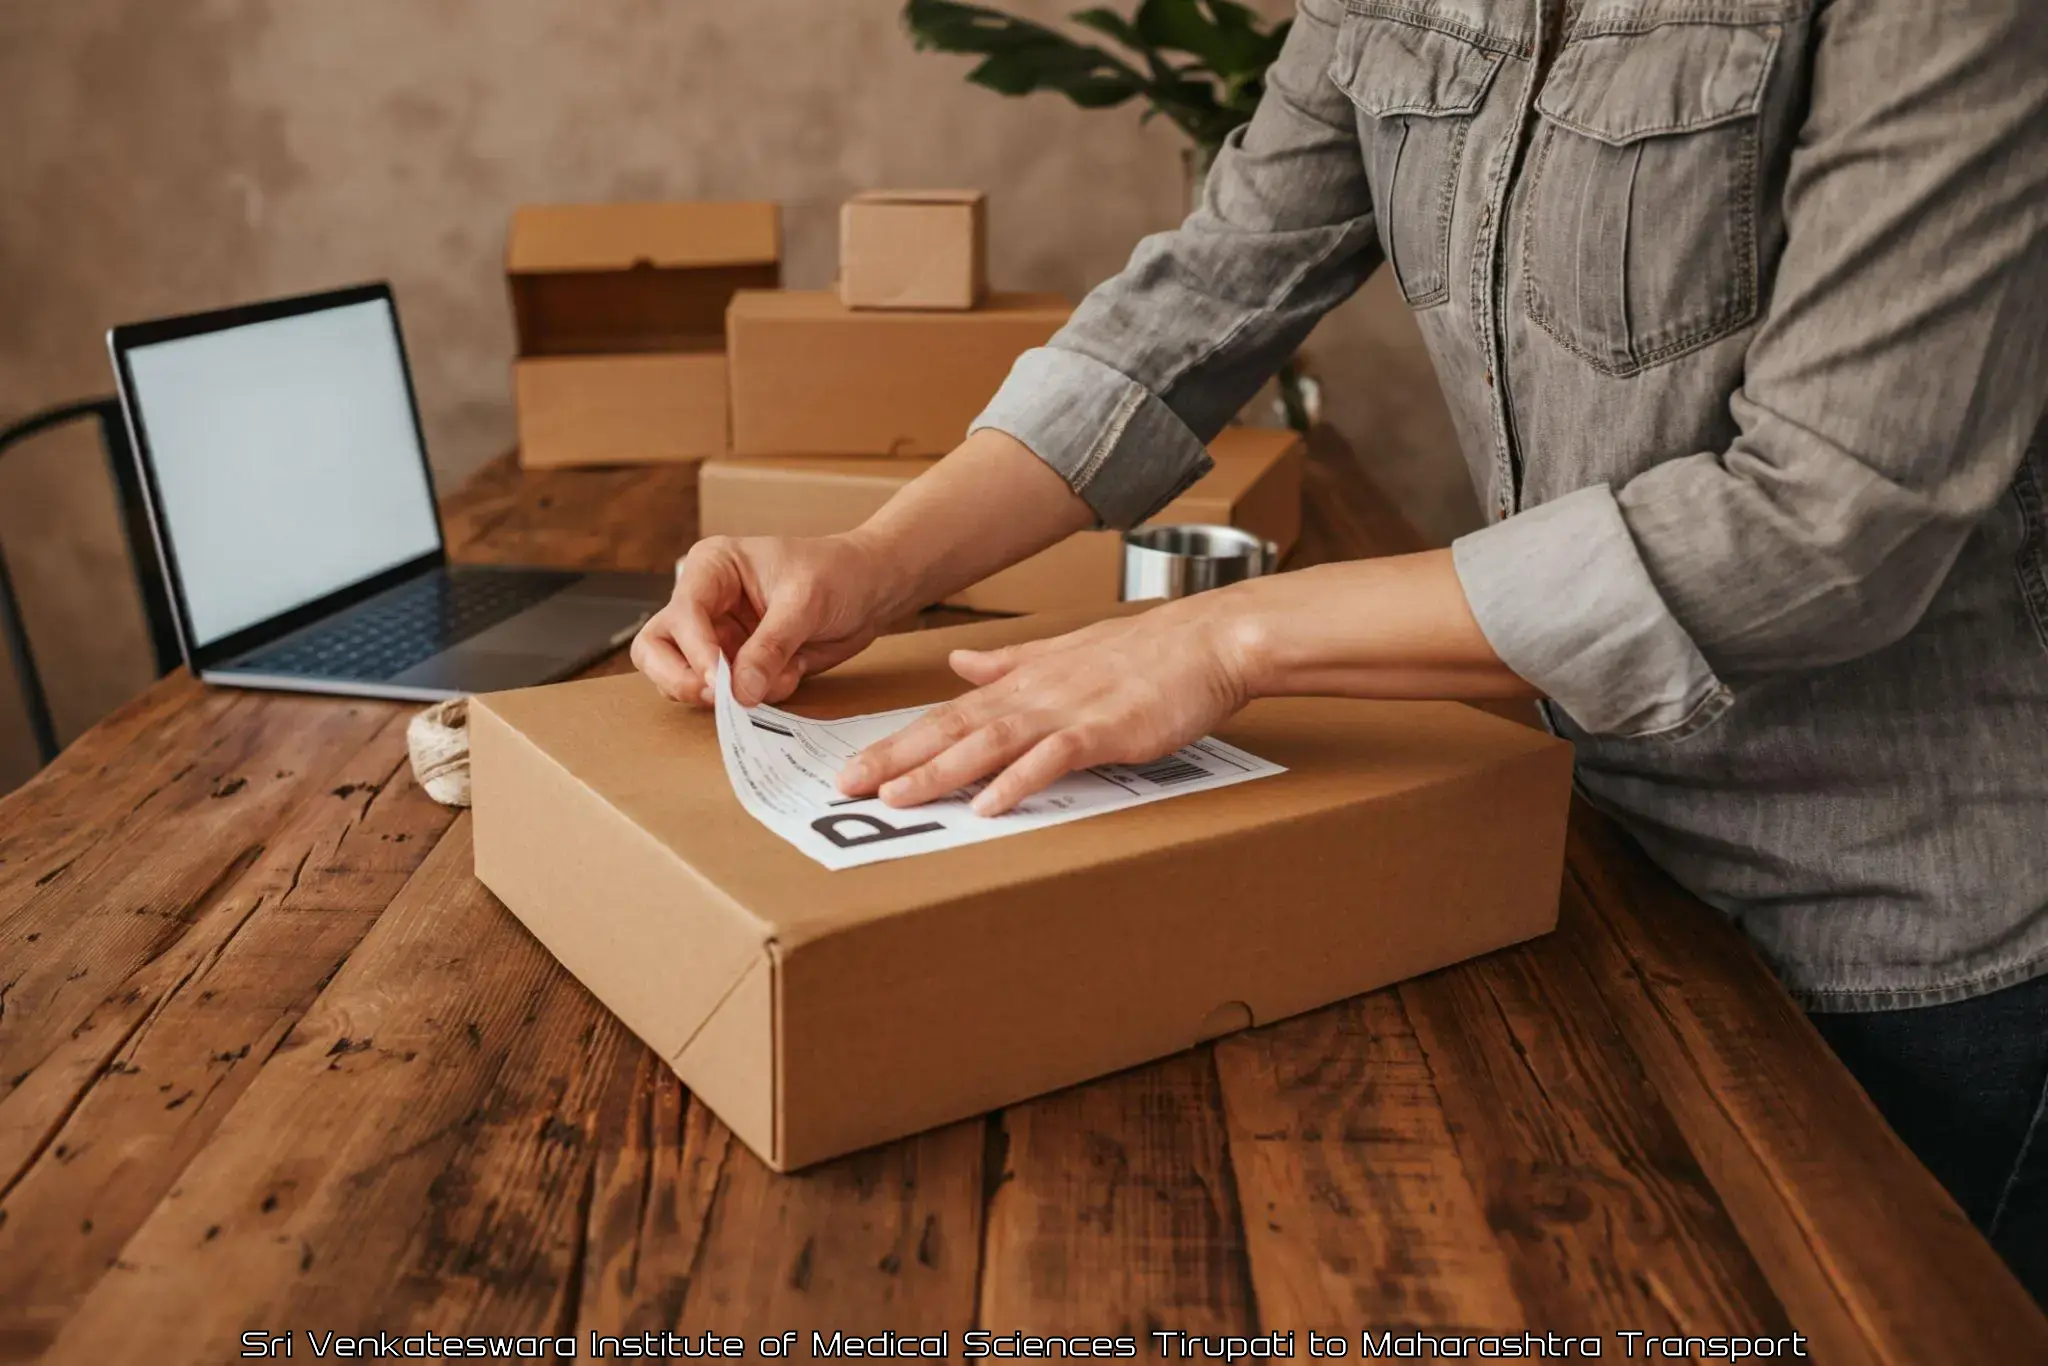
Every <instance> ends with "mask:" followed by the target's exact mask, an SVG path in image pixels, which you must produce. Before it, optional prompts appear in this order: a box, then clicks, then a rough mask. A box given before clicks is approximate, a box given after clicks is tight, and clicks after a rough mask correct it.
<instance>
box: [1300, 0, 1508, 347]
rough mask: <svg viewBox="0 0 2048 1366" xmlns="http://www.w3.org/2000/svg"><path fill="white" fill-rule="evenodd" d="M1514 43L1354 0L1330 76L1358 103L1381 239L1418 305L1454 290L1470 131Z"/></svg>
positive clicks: (1361, 140)
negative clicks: (1461, 169)
mask: <svg viewBox="0 0 2048 1366" xmlns="http://www.w3.org/2000/svg"><path fill="white" fill-rule="evenodd" d="M1454 29H1455V30H1456V31H1453V30H1454ZM1513 50H1515V44H1514V43H1513V42H1512V41H1510V40H1506V39H1501V38H1496V37H1493V36H1490V35H1488V34H1485V33H1483V32H1480V31H1477V30H1466V29H1464V28H1463V27H1461V26H1458V25H1453V24H1448V23H1446V22H1444V21H1441V20H1437V19H1435V18H1433V17H1431V16H1426V15H1422V14H1419V13H1416V12H1413V11H1408V10H1404V9H1402V8H1400V7H1398V6H1392V5H1376V4H1361V3H1357V0H1354V3H1353V4H1352V5H1351V7H1350V8H1349V9H1348V10H1347V11H1346V13H1345V16H1344V22H1343V25H1342V26H1341V27H1340V28H1339V30H1338V33H1337V46H1336V49H1335V51H1334V52H1333V53H1332V54H1331V57H1330V79H1331V80H1332V81H1334V82H1335V83H1336V85H1337V87H1338V89H1340V90H1342V91H1343V92H1344V93H1345V95H1347V96H1348V97H1350V100H1351V102H1352V103H1353V104H1354V105H1356V106H1357V107H1358V136H1359V144H1360V147H1361V148H1362V150H1363V152H1364V155H1365V171H1366V180H1367V182H1368V183H1369V184H1370V185H1371V186H1372V202H1373V216H1374V218H1375V220H1376V221H1377V223H1378V226H1379V234H1380V246H1381V248H1382V250H1384V251H1385V253H1386V257H1387V260H1388V262H1389V263H1390V264H1391V265H1392V266H1393V268H1394V275H1395V277H1396V278H1397V279H1398V280H1399V281H1400V284H1401V295H1402V297H1403V298H1405V299H1406V300H1407V301H1408V303H1409V304H1410V305H1411V306H1412V307H1415V308H1427V307H1428V306H1430V305H1432V304H1436V303H1441V302H1442V301H1443V300H1444V299H1445V298H1446V297H1447V296H1448V294H1449V292H1450V291H1449V278H1450V256H1451V209H1452V206H1453V204H1454V203H1455V202H1456V198H1457V189H1458V166H1459V162H1460V161H1461V159H1462V158H1463V156H1464V151H1465V134H1466V132H1467V131H1468V130H1469V129H1470V127H1471V125H1472V115H1473V114H1474V113H1476V112H1477V111H1478V109H1479V106H1480V104H1481V103H1482V102H1483V101H1484V100H1485V98H1486V92H1487V89H1488V87H1490V86H1491V85H1492V84H1493V78H1494V74H1495V73H1496V72H1497V71H1499V69H1500V64H1501V59H1502V57H1503V56H1504V55H1505V54H1507V53H1508V52H1511V51H1513Z"/></svg>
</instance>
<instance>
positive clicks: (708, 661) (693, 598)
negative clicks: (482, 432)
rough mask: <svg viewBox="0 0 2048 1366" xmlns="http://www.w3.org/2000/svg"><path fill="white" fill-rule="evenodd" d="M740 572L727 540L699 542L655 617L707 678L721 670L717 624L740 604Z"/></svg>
mask: <svg viewBox="0 0 2048 1366" xmlns="http://www.w3.org/2000/svg"><path fill="white" fill-rule="evenodd" d="M744 596H745V595H744V594H743V593H742V592H741V591H740V582H739V575H738V572H737V570H736V569H735V568H734V566H733V563H732V560H731V556H730V552H729V551H728V550H727V549H726V548H725V543H724V542H723V541H722V540H720V539H717V538H714V539H712V540H708V541H699V542H698V543H697V544H696V545H695V546H692V547H691V548H690V553H689V554H688V555H687V556H685V557H684V559H683V569H682V573H680V574H679V575H677V576H676V589H675V594H674V596H673V597H671V598H670V599H669V605H668V606H667V607H666V608H665V609H663V611H662V612H661V613H660V614H659V615H658V616H657V617H656V620H658V621H663V623H664V628H665V629H666V630H667V632H668V634H669V635H670V637H671V638H673V639H674V641H675V643H676V647H677V648H678V649H679V650H681V651H682V655H683V658H684V659H686V660H688V661H689V665H690V667H691V668H692V669H693V670H695V671H696V673H697V675H698V677H700V678H705V679H708V678H710V677H711V676H712V674H714V673H716V672H717V670H718V656H719V645H718V631H717V627H716V625H715V623H716V622H717V621H718V620H719V619H720V618H722V617H724V616H725V615H726V614H727V613H728V612H730V611H731V610H732V609H733V608H735V607H737V606H739V605H740V603H741V600H742V599H743V598H744Z"/></svg>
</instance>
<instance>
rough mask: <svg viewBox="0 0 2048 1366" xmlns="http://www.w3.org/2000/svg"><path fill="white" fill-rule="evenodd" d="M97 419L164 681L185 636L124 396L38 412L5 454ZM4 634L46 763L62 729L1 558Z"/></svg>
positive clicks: (19, 428)
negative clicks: (161, 558) (175, 613)
mask: <svg viewBox="0 0 2048 1366" xmlns="http://www.w3.org/2000/svg"><path fill="white" fill-rule="evenodd" d="M86 418H92V419H95V420H97V421H98V423H99V428H100V447H101V449H102V450H103V451H104V452H105V453H106V457H107V472H108V474H109V475H110V476H112V479H113V486H114V494H115V497H116V499H117V500H118V502H119V504H120V514H121V525H122V530H123V531H124V533H125V535H126V540H127V544H128V563H129V568H130V569H131V570H132V571H133V573H134V578H135V586H136V590H137V593H138V594H139V596H140V597H141V600H142V614H143V618H144V620H145V622H146V623H147V624H148V627H149V644H150V649H151V651H152V653H153V654H154V656H155V661H156V671H157V676H158V677H162V676H163V675H164V674H167V673H169V672H170V671H171V670H172V669H175V668H177V667H178V666H179V665H180V664H181V663H183V662H184V654H183V652H182V651H181V650H180V649H179V646H178V632H177V627H176V624H175V622H174V620H173V618H172V616H171V600H170V594H169V593H168V592H167V591H166V590H165V587H164V578H163V571H162V569H161V568H160V567H159V564H158V560H157V554H156V542H155V540H154V538H153V536H152V533H151V532H150V524H149V510H148V507H147V505H146V504H145V503H144V501H143V497H144V495H143V491H142V475H141V472H140V471H138V470H137V469H136V467H135V456H134V453H133V451H132V450H131V449H130V447H129V445H128V426H127V421H126V419H125V418H124V417H123V415H122V412H121V401H120V399H118V398H114V397H111V396H109V397H106V398H93V399H86V400H83V401H82V402H78V403H67V404H64V405H63V406H61V407H57V408H49V409H46V410H44V411H42V412H40V413H35V414H33V415H31V416H29V417H26V418H23V419H22V420H21V421H19V422H16V423H14V424H12V425H11V426H9V427H7V428H5V429H4V430H0V455H5V454H6V452H7V449H8V447H10V446H14V445H17V444H19V443H20V442H23V441H26V440H27V439H28V438H30V437H32V436H35V435H37V434H39V433H42V432H46V431H49V430H50V429H51V428H53V427H61V426H63V425H65V424H66V423H70V422H78V421H83V420H84V419H86ZM0 634H4V635H5V636H6V639H7V653H8V656H9V658H10V659H11V660H12V661H13V664H14V673H15V677H16V678H17V679H19V680H20V687H21V695H22V702H23V705H24V707H25V708H26V710H27V712H28V724H29V730H30V732H31V733H32V734H33V735H34V736H35V742H36V753H37V755H38V757H39V761H40V762H41V763H45V764H47V763H49V762H50V760H52V759H54V758H56V757H57V748H58V747H57V728H56V726H55V724H54V723H53V722H52V720H51V718H50V698H49V693H48V691H47V690H46V688H45V687H44V683H43V676H42V674H41V673H40V672H39V671H38V670H37V668H36V658H35V649H34V647H33V646H32V645H31V643H30V641H29V638H28V627H27V625H26V624H25V623H24V621H23V618H22V614H21V600H20V599H19V598H18V597H17V596H16V595H15V591H14V580H13V578H12V576H10V575H9V573H8V572H7V557H6V555H5V554H4V553H0Z"/></svg>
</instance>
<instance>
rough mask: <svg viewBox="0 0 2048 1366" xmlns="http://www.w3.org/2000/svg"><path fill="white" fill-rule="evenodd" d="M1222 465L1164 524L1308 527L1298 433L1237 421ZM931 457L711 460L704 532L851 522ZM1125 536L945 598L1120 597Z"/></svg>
mask: <svg viewBox="0 0 2048 1366" xmlns="http://www.w3.org/2000/svg"><path fill="white" fill-rule="evenodd" d="M1209 454H1210V456H1211V457H1212V458H1213V459H1214V460H1215V465H1216V467H1215V468H1214V469H1212V470H1211V471H1210V472H1209V473H1208V474H1207V475H1205V476H1203V478H1201V479H1200V480H1198V481H1197V482H1196V483H1195V484H1194V486H1193V487H1191V488H1189V489H1188V490H1187V491H1186V492H1185V493H1183V494H1181V495H1180V497H1178V498H1176V499H1174V500H1173V501H1172V502H1171V503H1168V504H1167V505H1166V506H1165V507H1164V508H1162V509H1160V511H1159V512H1158V513H1157V514H1156V515H1155V516H1154V517H1153V518H1152V521H1153V522H1154V523H1157V524H1161V525H1167V524H1173V523H1190V522H1198V523H1206V524H1209V525H1217V526H1235V527H1241V528H1243V529H1244V530H1246V531H1249V532H1252V533H1253V534H1254V535H1257V536H1261V537H1263V538H1264V539H1266V540H1268V541H1271V542H1273V544H1275V545H1276V546H1278V547H1279V548H1280V553H1281V554H1283V555H1285V554H1286V553H1287V552H1288V551H1290V550H1292V549H1293V548H1294V542H1295V540H1296V539H1297V538H1298V537H1299V536H1300V534H1301V476H1302V465H1303V461H1304V451H1303V443H1302V440H1301V438H1300V436H1298V435H1297V434H1296V433H1294V432H1290V431H1276V430H1273V429H1271V428H1264V427H1227V428H1225V429H1224V430H1223V432H1222V433H1221V434H1220V435H1219V436H1217V438H1216V439H1215V440H1214V441H1213V442H1211V443H1210V444H1209ZM936 463H937V461H936V460H935V459H933V458H929V457H922V458H912V457H902V458H895V459H889V458H866V459H849V458H845V457H833V456H780V457H757V458H752V459H746V460H712V461H706V462H705V464H704V466H703V467H702V468H701V469H700V470H699V471H698V476H697V498H698V504H697V506H698V515H699V530H700V531H702V533H703V534H704V535H706V536H826V535H830V534H832V533H834V532H840V531H850V530H852V529H853V528H854V527H857V526H859V525H860V524H861V523H862V522H863V521H865V520H867V518H868V517H869V516H871V515H872V514H873V513H874V512H875V511H876V509H878V508H880V507H881V506H882V504H884V503H886V502H888V501H889V499H890V497H891V496H893V495H894V494H895V492H896V491H897V490H898V489H900V488H902V487H903V486H904V485H905V484H907V483H909V482H910V481H911V480H912V479H915V478H916V477H917V476H918V475H920V474H922V473H924V471H926V470H928V469H930V468H931V467H932V466H933V465H934V464H936ZM1121 570H1122V538H1121V536H1120V534H1119V533H1117V532H1115V531H1082V532H1077V533H1076V534H1074V535H1072V536H1069V537H1068V538H1067V539H1066V540H1064V541H1061V542H1060V543H1059V544H1058V545H1055V546H1053V547H1051V548H1050V549H1048V550H1044V551H1041V552H1040V553H1038V554H1036V555H1034V556H1032V557H1031V558H1030V559H1028V560H1025V561H1024V562H1023V563H1021V564H1017V565H1012V566H1011V567H1010V568H1008V569H1005V570H1002V571H1001V572H1000V573H997V574H993V575H990V576H989V577H988V578H986V579H983V580H982V581H981V582H980V583H977V584H973V585H971V586H970V587H968V588H965V589H963V590H961V591H960V592H959V593H957V594H955V595H954V596H953V597H951V598H948V599H947V600H946V601H947V603H948V604H949V605H950V606H954V607H966V608H970V609H972V610H974V611H978V612H1046V611H1054V610H1057V609H1060V608H1068V607H1095V606H1103V605H1107V604H1109V603H1113V602H1115V601H1116V600H1117V595H1118V586H1119V582H1120V580H1121V577H1122V574H1121Z"/></svg>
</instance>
